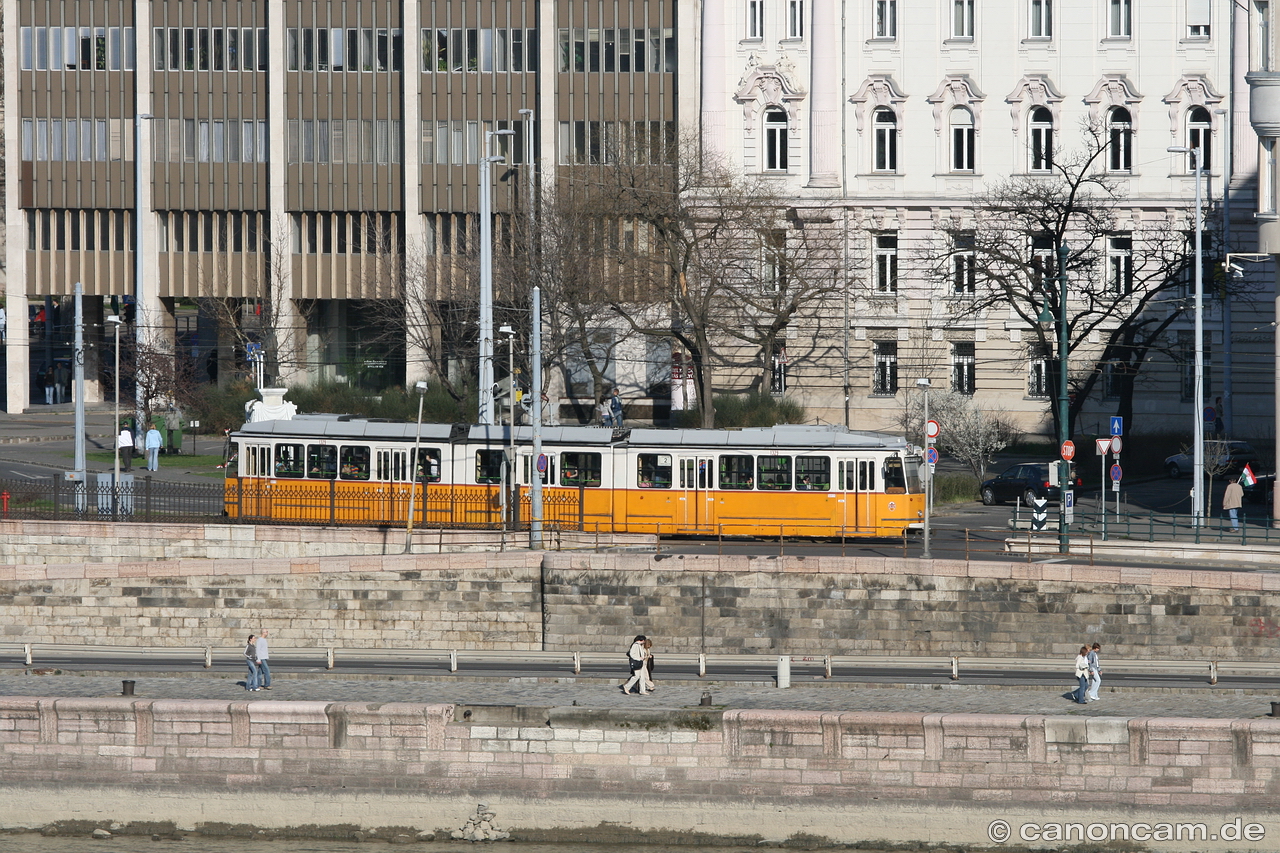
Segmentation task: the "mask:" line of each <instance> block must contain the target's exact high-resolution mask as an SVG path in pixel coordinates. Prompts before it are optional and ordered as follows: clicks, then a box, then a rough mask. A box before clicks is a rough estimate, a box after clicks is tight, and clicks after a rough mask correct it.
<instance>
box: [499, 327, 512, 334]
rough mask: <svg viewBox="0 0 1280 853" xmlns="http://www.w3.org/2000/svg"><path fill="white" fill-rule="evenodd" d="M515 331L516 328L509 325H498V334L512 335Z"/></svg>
mask: <svg viewBox="0 0 1280 853" xmlns="http://www.w3.org/2000/svg"><path fill="white" fill-rule="evenodd" d="M515 333H516V330H515V329H513V328H511V327H510V326H505V325H504V326H499V327H498V334H500V335H514V334H515Z"/></svg>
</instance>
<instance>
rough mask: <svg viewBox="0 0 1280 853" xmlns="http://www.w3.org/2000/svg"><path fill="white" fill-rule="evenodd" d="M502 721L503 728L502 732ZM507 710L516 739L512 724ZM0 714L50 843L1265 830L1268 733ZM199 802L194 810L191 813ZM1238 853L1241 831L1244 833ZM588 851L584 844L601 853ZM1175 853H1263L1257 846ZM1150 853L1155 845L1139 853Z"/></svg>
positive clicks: (175, 707) (856, 719)
mask: <svg viewBox="0 0 1280 853" xmlns="http://www.w3.org/2000/svg"><path fill="white" fill-rule="evenodd" d="M508 710H510V711H512V712H514V710H515V709H508ZM529 710H530V709H522V711H523V712H524V713H523V714H522V715H521V716H523V717H525V718H526V719H527V718H528V717H529V716H530V714H529V713H528V712H529ZM461 711H462V709H455V708H453V707H452V706H447V705H413V704H384V705H368V704H325V703H319V702H225V701H220V702H209V701H198V702H197V701H160V700H145V699H132V700H131V699H126V698H119V699H56V700H55V699H36V698H8V699H0V778H3V780H4V782H3V783H2V784H0V825H2V826H3V827H5V828H13V827H24V826H25V827H31V826H40V825H42V824H44V823H47V822H51V821H54V820H75V819H80V820H103V821H105V820H120V821H173V822H174V823H176V824H177V825H178V826H179V827H180V828H183V829H187V830H193V829H198V828H199V825H198V824H199V823H225V824H231V825H235V824H250V825H256V826H261V827H288V826H301V825H306V824H313V825H321V826H334V825H342V824H345V825H347V826H350V827H366V828H368V827H377V826H398V827H410V828H413V829H417V830H423V831H433V830H434V831H440V832H444V833H447V832H448V831H450V830H452V829H457V828H458V827H459V826H461V825H462V823H463V822H464V821H465V819H466V817H467V815H468V814H469V813H471V812H473V810H474V807H475V803H477V802H484V803H488V804H489V806H490V808H491V809H492V810H493V811H494V812H495V813H496V823H497V824H498V825H499V826H501V827H502V828H503V829H505V830H508V831H510V832H512V834H513V835H514V836H515V837H516V838H517V839H518V838H520V837H521V836H522V834H524V835H525V837H530V836H531V835H532V834H533V833H536V832H538V831H547V830H555V829H560V830H574V829H578V830H587V829H589V828H592V827H601V828H607V833H608V840H613V841H619V840H625V839H628V838H633V837H637V835H638V834H640V833H654V832H662V831H673V832H684V833H698V832H703V833H708V834H715V835H730V836H738V837H742V836H753V835H754V836H759V837H761V838H763V839H767V840H775V841H776V840H781V839H784V838H787V837H789V836H793V835H800V834H808V835H810V836H817V837H819V838H826V839H829V840H831V841H834V842H841V843H851V842H856V841H861V840H868V839H886V840H890V841H928V842H933V843H940V842H950V843H953V844H973V843H984V844H985V843H986V842H987V841H988V836H987V834H986V833H987V829H988V826H990V824H991V822H992V821H994V820H1005V821H1008V822H1009V823H1010V824H1011V825H1012V826H1013V833H1014V836H1013V838H1014V843H1015V844H1018V841H1017V838H1018V835H1017V833H1018V832H1019V826H1020V823H1021V822H1022V821H1035V822H1038V823H1045V822H1048V821H1060V822H1068V823H1078V824H1081V825H1082V828H1083V825H1087V824H1090V823H1096V822H1100V821H1107V822H1113V821H1124V822H1131V821H1144V822H1148V823H1156V822H1161V821H1178V822H1191V821H1198V820H1202V821H1206V822H1207V823H1208V825H1209V826H1208V832H1212V833H1215V834H1217V833H1218V832H1219V827H1220V826H1221V825H1222V824H1226V823H1230V822H1232V821H1234V820H1235V819H1236V818H1242V820H1243V822H1244V823H1245V824H1246V825H1247V824H1249V823H1254V822H1257V823H1261V824H1263V826H1264V827H1265V829H1264V832H1265V831H1266V830H1272V831H1273V832H1274V831H1280V830H1276V829H1275V824H1274V823H1271V824H1270V825H1268V818H1270V819H1272V820H1274V818H1275V817H1276V816H1277V813H1278V811H1280V798H1278V796H1277V795H1280V721H1275V720H1173V719H1121V718H1110V719H1108V718H1091V719H1087V720H1086V719H1069V718H1057V717H1041V716H1026V717H1021V716H994V715H968V714H959V715H921V714H876V713H845V714H840V713H820V712H771V711H745V710H738V711H727V712H723V713H720V712H714V711H709V710H708V711H691V712H686V713H683V714H680V713H677V714H674V715H667V716H662V715H656V714H652V713H650V714H646V713H645V712H643V711H636V712H634V713H632V714H628V713H627V712H622V711H613V712H600V711H592V710H588V709H583V708H551V709H541V713H540V714H539V715H538V717H537V718H536V722H528V721H525V722H518V721H517V715H516V714H514V713H510V714H507V715H505V719H504V714H503V709H501V708H497V709H494V708H487V709H486V708H477V709H474V712H473V715H472V720H471V722H470V723H469V724H461V723H458V722H454V720H455V719H461V717H462V713H461ZM194 798H198V799H199V801H200V804H201V806H200V808H199V809H195V810H193V809H192V808H191V807H190V802H191V800H192V799H194ZM1255 834H1256V832H1255ZM602 840H604V839H602ZM1257 841H1260V842H1261V843H1246V842H1241V841H1236V842H1234V843H1226V844H1214V843H1205V844H1203V845H1200V844H1197V845H1192V846H1186V845H1184V846H1181V847H1177V849H1196V850H1206V849H1224V848H1230V849H1234V850H1246V849H1259V850H1262V849H1267V850H1274V849H1275V843H1276V841H1275V838H1274V837H1273V838H1262V839H1255V842H1257ZM1154 846H1155V847H1156V848H1157V849H1159V848H1160V846H1161V845H1154Z"/></svg>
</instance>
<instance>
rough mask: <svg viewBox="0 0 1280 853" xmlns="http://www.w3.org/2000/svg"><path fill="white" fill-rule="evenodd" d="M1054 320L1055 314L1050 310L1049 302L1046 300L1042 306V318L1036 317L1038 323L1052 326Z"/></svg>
mask: <svg viewBox="0 0 1280 853" xmlns="http://www.w3.org/2000/svg"><path fill="white" fill-rule="evenodd" d="M1053 320H1054V317H1053V312H1052V311H1050V310H1049V300H1048V299H1047V298H1046V299H1045V301H1044V304H1043V305H1041V306H1040V316H1038V317H1036V322H1037V323H1039V324H1040V325H1041V326H1052V325H1053Z"/></svg>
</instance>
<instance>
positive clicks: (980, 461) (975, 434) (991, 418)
mask: <svg viewBox="0 0 1280 853" xmlns="http://www.w3.org/2000/svg"><path fill="white" fill-rule="evenodd" d="M929 419H930V420H935V421H937V422H938V426H939V433H938V438H937V440H936V441H935V442H934V444H935V445H936V446H937V448H938V452H939V453H942V454H945V455H947V456H950V457H952V458H953V459H955V460H956V461H958V462H962V463H964V465H965V467H967V468H968V469H969V470H970V471H971V472H972V473H973V476H975V477H977V478H978V481H979V482H981V481H983V480H985V479H986V478H987V466H988V465H990V464H991V463H992V462H994V461H995V455H996V454H997V453H999V452H1000V451H1001V450H1003V449H1005V448H1006V447H1008V446H1009V445H1010V444H1013V443H1014V442H1016V441H1017V440H1018V435H1019V434H1018V429H1017V427H1015V426H1014V425H1013V423H1012V422H1011V421H1010V419H1009V418H1007V417H1005V414H1004V412H1001V411H991V410H986V409H983V408H981V407H979V406H978V405H977V403H976V402H975V401H974V399H973V398H972V397H970V396H968V395H966V394H959V393H956V392H954V391H941V392H939V391H934V392H932V393H930V394H929ZM922 424H924V395H923V394H910V395H908V397H907V401H906V404H905V405H904V406H903V410H902V414H901V416H900V419H899V426H900V428H901V429H902V432H903V434H905V435H913V434H914V435H918V434H919V432H920V430H921V429H922Z"/></svg>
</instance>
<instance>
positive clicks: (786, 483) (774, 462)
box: [756, 456, 791, 492]
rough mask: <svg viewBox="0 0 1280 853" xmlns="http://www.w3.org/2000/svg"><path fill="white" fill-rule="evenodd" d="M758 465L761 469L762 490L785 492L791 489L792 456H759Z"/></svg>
mask: <svg viewBox="0 0 1280 853" xmlns="http://www.w3.org/2000/svg"><path fill="white" fill-rule="evenodd" d="M756 466H757V467H758V468H759V469H760V490H761V491H766V492H785V491H790V490H791V457H790V456H757V457H756Z"/></svg>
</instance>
